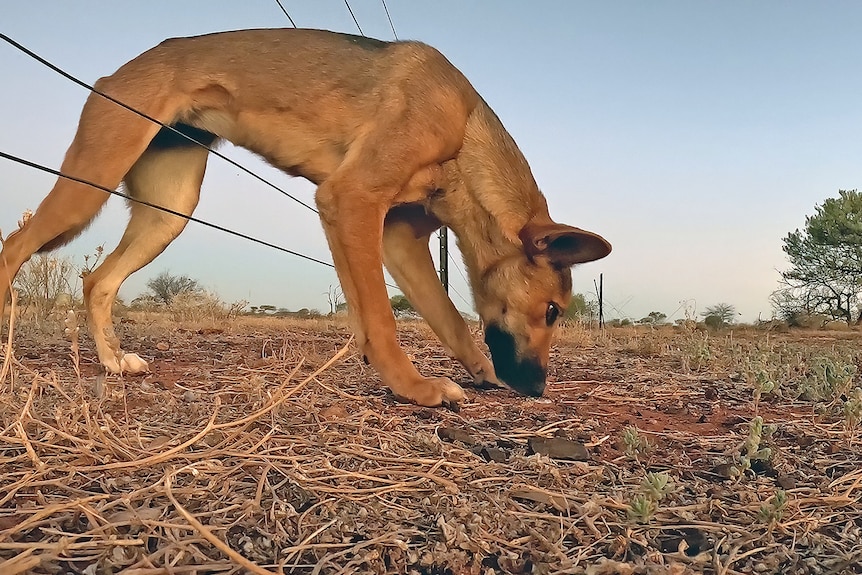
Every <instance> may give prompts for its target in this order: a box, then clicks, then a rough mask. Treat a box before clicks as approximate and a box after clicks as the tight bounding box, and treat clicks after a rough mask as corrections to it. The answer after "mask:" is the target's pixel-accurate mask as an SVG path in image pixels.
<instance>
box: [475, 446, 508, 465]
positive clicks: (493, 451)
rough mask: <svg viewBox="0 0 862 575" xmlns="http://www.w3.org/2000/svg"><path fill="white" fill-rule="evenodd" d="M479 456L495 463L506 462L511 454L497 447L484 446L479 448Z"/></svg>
mask: <svg viewBox="0 0 862 575" xmlns="http://www.w3.org/2000/svg"><path fill="white" fill-rule="evenodd" d="M479 457H481V458H482V459H484V460H485V461H493V462H495V463H506V462H507V461H508V460H509V455H508V454H507V453H506V452H505V451H503V450H502V449H499V448H497V447H487V446H486V447H483V448H482V449H480V450H479Z"/></svg>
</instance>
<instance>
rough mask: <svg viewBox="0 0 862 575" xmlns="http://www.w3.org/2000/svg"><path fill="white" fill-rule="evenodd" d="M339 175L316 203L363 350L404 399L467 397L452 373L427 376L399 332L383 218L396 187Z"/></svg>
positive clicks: (431, 402) (432, 401)
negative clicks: (386, 267) (387, 275)
mask: <svg viewBox="0 0 862 575" xmlns="http://www.w3.org/2000/svg"><path fill="white" fill-rule="evenodd" d="M340 181H341V182H342V183H341V184H338V183H333V182H326V183H324V184H322V185H321V186H320V188H318V191H317V204H318V207H319V208H320V217H321V221H322V223H323V227H324V230H325V232H326V238H327V241H328V242H329V248H330V250H331V251H332V257H333V260H334V262H335V269H336V271H337V273H338V279H339V281H340V282H341V288H342V289H343V290H344V295H345V297H346V299H347V304H348V309H349V313H350V318H351V322H352V324H353V330H354V332H355V334H356V339H357V344H358V346H359V349H360V352H361V353H362V354H363V356H364V357H365V358H366V360H367V361H368V362H369V363H371V365H372V366H374V368H375V369H376V370H377V372H378V373H379V374H380V378H381V379H382V380H383V383H384V385H387V386H388V387H389V388H390V389H391V390H392V393H394V394H395V395H396V396H398V397H400V398H402V399H405V400H407V401H412V402H414V403H417V404H419V405H425V406H429V407H433V406H437V405H441V404H446V403H450V402H457V401H461V400H463V399H464V397H465V394H464V390H463V389H461V387H460V386H458V385H457V384H455V383H454V382H453V381H452V380H450V379H449V378H446V377H438V378H425V377H422V376H421V375H420V374H419V372H418V371H417V370H416V368H415V367H414V366H413V364H412V363H411V361H410V359H409V358H408V357H407V355H406V354H405V353H404V351H403V350H402V349H401V348H400V346H399V345H398V341H397V339H396V337H395V317H394V316H393V314H392V308H391V306H390V305H389V297H388V294H387V293H386V283H385V281H384V277H383V254H382V244H383V221H384V217H385V215H386V211H387V209H388V208H389V202H390V201H391V197H394V193H395V191H393V193H392V194H387V193H386V191H385V190H380V189H379V188H378V189H376V190H371V191H364V190H367V189H368V187H365V186H359V185H356V184H355V183H354V185H347V183H345V182H344V180H343V179H342V180H340ZM360 190H363V191H360ZM390 196H391V197H390Z"/></svg>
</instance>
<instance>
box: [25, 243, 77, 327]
mask: <svg viewBox="0 0 862 575" xmlns="http://www.w3.org/2000/svg"><path fill="white" fill-rule="evenodd" d="M76 275H77V270H76V269H75V266H74V264H73V263H72V260H71V259H69V258H68V257H65V256H52V255H49V254H36V255H34V256H33V257H32V258H30V260H29V261H28V262H27V263H25V264H24V265H23V266H21V271H19V272H18V275H17V276H16V278H15V288H16V289H17V290H18V292H19V293H20V294H21V301H22V303H23V304H24V305H27V306H33V310H34V311H35V313H36V317H38V318H41V319H44V318H46V317H47V316H48V314H49V313H50V312H51V311H52V310H53V309H54V306H55V305H56V304H57V302H58V301H60V300H61V299H62V298H61V296H62V295H63V294H68V296H71V295H72V294H73V293H74V292H75V287H74V285H73V284H74V281H75V280H74V278H75V276H76ZM68 296H67V298H66V299H68Z"/></svg>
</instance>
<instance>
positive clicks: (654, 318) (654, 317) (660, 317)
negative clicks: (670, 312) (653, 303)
mask: <svg viewBox="0 0 862 575" xmlns="http://www.w3.org/2000/svg"><path fill="white" fill-rule="evenodd" d="M666 319H667V314H666V313H662V312H660V311H651V312H649V314H648V315H647V316H646V317H643V318H641V319H639V320H638V323H639V324H642V325H660V324H662V323H664V320H666Z"/></svg>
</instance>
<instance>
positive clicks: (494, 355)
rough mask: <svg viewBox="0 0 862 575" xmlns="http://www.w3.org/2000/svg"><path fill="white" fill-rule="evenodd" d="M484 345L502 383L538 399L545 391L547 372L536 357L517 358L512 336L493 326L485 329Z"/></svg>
mask: <svg viewBox="0 0 862 575" xmlns="http://www.w3.org/2000/svg"><path fill="white" fill-rule="evenodd" d="M485 343H486V344H488V349H490V350H491V360H492V361H493V362H494V371H495V372H496V373H497V376H498V377H499V378H500V379H502V380H503V383H505V384H506V385H508V386H509V387H511V388H512V389H514V390H515V391H519V392H521V393H523V394H524V395H529V396H532V397H540V396H541V395H542V393H544V391H545V377H546V376H547V372H546V370H545V368H544V367H543V366H542V364H541V362H540V361H539V359H538V358H536V357H524V358H521V357H518V349H517V345H516V342H515V338H514V336H513V335H512V334H511V333H509V332H507V331H505V330H504V329H502V328H500V327H499V326H497V325H495V324H490V325H488V327H487V328H486V329H485Z"/></svg>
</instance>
